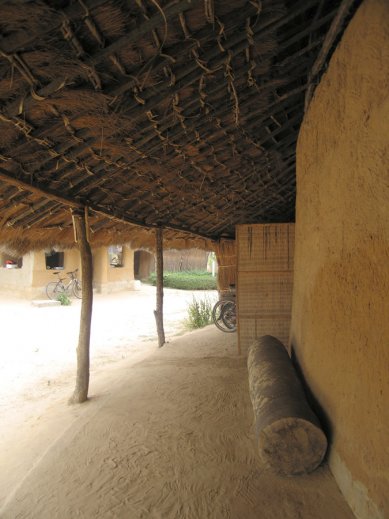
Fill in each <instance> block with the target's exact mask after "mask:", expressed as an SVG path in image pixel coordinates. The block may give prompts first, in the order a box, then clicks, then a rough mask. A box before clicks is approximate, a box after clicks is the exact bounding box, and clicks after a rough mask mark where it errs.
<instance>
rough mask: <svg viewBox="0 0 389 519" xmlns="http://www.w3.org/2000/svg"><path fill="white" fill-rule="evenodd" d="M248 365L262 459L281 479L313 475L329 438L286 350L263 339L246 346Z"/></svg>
mask: <svg viewBox="0 0 389 519" xmlns="http://www.w3.org/2000/svg"><path fill="white" fill-rule="evenodd" d="M247 364H248V371H249V386H250V397H251V402H252V404H253V410H254V417H255V428H256V431H255V432H256V437H257V442H258V448H259V454H260V456H261V458H262V460H263V461H264V462H265V464H266V465H267V466H269V467H270V468H272V469H273V470H274V471H275V472H277V473H279V474H281V475H285V476H293V475H298V474H304V473H308V472H311V471H312V470H314V469H315V468H316V467H318V466H319V464H320V463H321V461H322V460H323V457H324V455H325V452H326V449H327V439H326V437H325V435H324V433H323V431H322V430H321V428H320V424H319V421H318V419H317V417H316V415H315V414H314V413H313V411H312V410H311V408H310V407H309V405H308V403H307V401H306V399H305V394H304V390H303V388H302V385H301V383H300V380H299V379H298V377H297V374H296V372H295V370H294V368H293V366H292V363H291V360H290V358H289V355H288V353H287V351H286V349H285V347H284V345H283V344H282V343H281V342H280V341H279V340H278V339H276V338H275V337H272V336H270V335H265V336H264V337H261V338H260V339H258V340H256V341H255V342H254V343H253V344H252V345H251V346H250V349H249V354H248V359H247Z"/></svg>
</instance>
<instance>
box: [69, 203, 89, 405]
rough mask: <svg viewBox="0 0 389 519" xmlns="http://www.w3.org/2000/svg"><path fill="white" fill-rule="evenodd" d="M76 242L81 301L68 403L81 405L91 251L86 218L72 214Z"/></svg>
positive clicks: (85, 368)
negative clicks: (78, 251)
mask: <svg viewBox="0 0 389 519" xmlns="http://www.w3.org/2000/svg"><path fill="white" fill-rule="evenodd" d="M73 225H74V231H75V236H76V241H77V243H78V247H79V250H80V256H81V276H82V301H81V316H80V333H79V337H78V347H77V376H76V387H75V390H74V393H73V396H72V397H71V399H70V403H77V404H81V403H82V402H85V400H87V398H88V389H89V363H90V361H89V349H90V348H89V346H90V332H91V320H92V305H93V284H92V283H93V265H92V251H91V247H90V245H89V241H88V232H87V216H86V213H85V215H81V214H80V213H74V214H73Z"/></svg>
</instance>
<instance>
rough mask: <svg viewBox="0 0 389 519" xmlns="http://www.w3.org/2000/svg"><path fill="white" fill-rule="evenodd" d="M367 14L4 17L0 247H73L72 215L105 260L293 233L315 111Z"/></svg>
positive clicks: (309, 9) (87, 12)
mask: <svg viewBox="0 0 389 519" xmlns="http://www.w3.org/2000/svg"><path fill="white" fill-rule="evenodd" d="M357 3H358V2H355V1H352V0H343V1H340V0H285V1H282V0H249V1H246V0H234V1H228V0H173V1H165V0H163V1H162V0H136V1H133V0H127V1H124V0H93V1H92V0H77V1H76V0H37V1H34V2H31V1H22V0H19V1H17V0H13V1H12V0H11V1H7V2H4V3H2V4H1V5H0V34H1V37H0V103H1V107H0V243H3V244H7V245H9V246H10V247H13V248H14V249H18V250H19V251H21V252H25V251H26V250H28V249H32V248H39V247H45V246H47V245H50V244H53V243H55V244H60V243H61V244H64V245H68V246H69V245H71V244H72V243H73V231H72V219H71V213H70V209H71V208H72V207H73V208H74V207H76V208H84V207H88V208H89V215H90V228H91V239H92V244H95V245H98V244H107V243H120V242H125V241H134V243H135V242H136V243H141V242H142V240H145V242H146V241H147V240H149V241H150V240H151V236H152V233H151V231H150V229H153V228H155V227H157V226H163V227H164V228H166V229H168V231H167V234H166V236H167V238H168V239H169V240H172V241H174V240H175V241H176V245H178V244H179V243H181V244H186V245H185V246H187V245H189V246H196V245H201V243H207V244H209V242H210V241H218V240H220V239H222V238H233V237H234V228H235V225H236V224H241V223H261V222H262V223H265V222H290V221H293V219H294V201H295V171H294V170H295V145H296V139H297V135H298V131H299V126H300V123H301V121H302V118H303V115H304V107H305V105H306V104H307V103H308V102H309V99H310V97H311V95H312V92H313V89H314V87H315V85H316V84H317V82H318V80H319V78H320V75H321V73H322V71H323V69H324V67H325V64H326V62H327V61H328V58H329V56H330V53H331V51H332V50H333V48H334V45H335V44H336V42H337V39H338V38H339V35H340V33H341V31H342V30H343V29H344V26H345V25H346V23H347V21H348V18H347V17H350V13H351V12H352V11H353V10H354V9H355V8H356V5H357ZM186 240H189V242H187V241H186ZM204 240H205V241H204Z"/></svg>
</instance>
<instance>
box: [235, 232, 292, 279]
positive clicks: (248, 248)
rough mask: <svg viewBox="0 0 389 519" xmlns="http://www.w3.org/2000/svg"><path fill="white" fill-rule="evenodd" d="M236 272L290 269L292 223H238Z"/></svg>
mask: <svg viewBox="0 0 389 519" xmlns="http://www.w3.org/2000/svg"><path fill="white" fill-rule="evenodd" d="M236 229H237V241H238V242H239V246H238V265H239V271H240V272H242V271H251V270H254V271H272V272H273V271H276V270H281V271H285V270H287V271H292V270H293V256H294V224H267V225H238V226H237V228H236Z"/></svg>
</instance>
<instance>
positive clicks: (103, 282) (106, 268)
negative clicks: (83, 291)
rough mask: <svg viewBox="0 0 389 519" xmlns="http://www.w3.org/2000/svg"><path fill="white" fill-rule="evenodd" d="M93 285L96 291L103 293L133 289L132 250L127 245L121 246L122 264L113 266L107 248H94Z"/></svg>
mask: <svg viewBox="0 0 389 519" xmlns="http://www.w3.org/2000/svg"><path fill="white" fill-rule="evenodd" d="M93 287H94V288H95V290H96V291H97V292H98V293H103V294H108V293H112V292H117V291H120V290H132V289H134V288H135V283H134V251H133V250H132V249H131V248H130V247H128V246H123V254H122V266H120V267H113V266H112V265H110V262H109V255H108V249H107V248H106V247H100V248H99V249H95V250H94V251H93Z"/></svg>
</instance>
